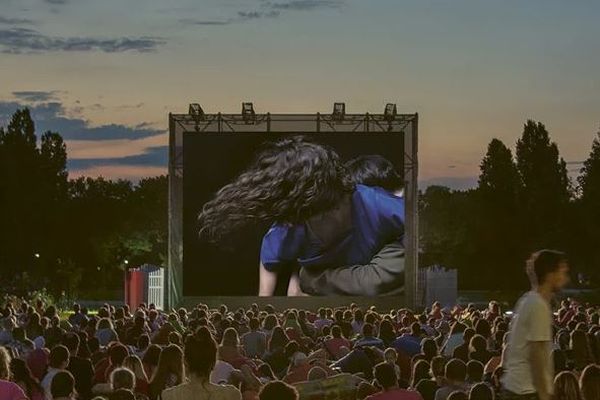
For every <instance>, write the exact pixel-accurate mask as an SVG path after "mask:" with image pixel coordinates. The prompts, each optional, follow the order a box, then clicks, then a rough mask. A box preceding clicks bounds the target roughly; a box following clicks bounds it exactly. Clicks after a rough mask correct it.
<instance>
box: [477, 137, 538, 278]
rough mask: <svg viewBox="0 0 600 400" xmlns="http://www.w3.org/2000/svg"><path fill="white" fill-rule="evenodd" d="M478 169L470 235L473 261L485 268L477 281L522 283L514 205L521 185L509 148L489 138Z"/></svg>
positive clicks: (518, 222)
mask: <svg viewBox="0 0 600 400" xmlns="http://www.w3.org/2000/svg"><path fill="white" fill-rule="evenodd" d="M480 170H481V173H480V175H479V185H478V188H477V195H478V199H477V201H476V205H475V207H474V208H473V210H472V212H473V213H474V214H476V215H477V218H476V219H475V220H476V223H475V228H474V232H473V235H472V237H471V240H472V241H474V242H475V243H476V244H475V247H476V249H477V250H476V254H477V256H476V260H473V264H476V265H478V266H479V268H478V269H479V270H481V269H483V270H485V271H487V273H484V274H479V275H480V279H479V281H480V284H482V285H483V286H484V287H494V286H495V287H504V288H514V287H515V285H516V284H517V286H522V285H524V284H525V282H526V277H525V274H524V273H523V268H522V260H523V249H522V236H521V233H522V229H521V213H520V211H519V207H518V196H519V193H520V192H521V190H522V186H521V182H520V178H519V172H518V170H517V166H516V165H515V162H514V161H513V156H512V153H511V151H510V149H509V148H508V147H506V145H505V144H504V143H503V142H502V141H500V140H498V139H493V140H492V141H491V142H490V143H489V145H488V150H487V153H486V155H485V157H484V158H483V160H482V162H481V165H480ZM490 271H494V273H489V272H490Z"/></svg>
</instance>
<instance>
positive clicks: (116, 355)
mask: <svg viewBox="0 0 600 400" xmlns="http://www.w3.org/2000/svg"><path fill="white" fill-rule="evenodd" d="M128 355H129V350H128V349H127V347H125V346H124V345H122V344H120V343H119V344H115V345H113V346H112V347H111V348H110V349H108V358H109V359H110V363H111V365H123V361H125V358H126V357H127V356H128Z"/></svg>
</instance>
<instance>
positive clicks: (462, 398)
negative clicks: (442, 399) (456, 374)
mask: <svg viewBox="0 0 600 400" xmlns="http://www.w3.org/2000/svg"><path fill="white" fill-rule="evenodd" d="M448 400H469V396H467V394H466V393H465V392H461V391H459V390H457V391H455V392H452V393H450V395H449V396H448Z"/></svg>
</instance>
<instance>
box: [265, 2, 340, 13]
mask: <svg viewBox="0 0 600 400" xmlns="http://www.w3.org/2000/svg"><path fill="white" fill-rule="evenodd" d="M265 4H266V5H267V7H269V8H273V9H278V10H295V11H308V10H314V9H317V8H339V7H341V6H342V4H343V1H341V0H291V1H284V2H266V3H265Z"/></svg>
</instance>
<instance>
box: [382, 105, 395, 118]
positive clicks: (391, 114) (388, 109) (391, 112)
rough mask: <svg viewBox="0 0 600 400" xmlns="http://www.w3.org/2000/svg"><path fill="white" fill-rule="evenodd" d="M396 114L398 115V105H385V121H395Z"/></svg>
mask: <svg viewBox="0 0 600 400" xmlns="http://www.w3.org/2000/svg"><path fill="white" fill-rule="evenodd" d="M396 114H398V109H397V108H396V105H395V104H394V103H387V104H386V105H385V110H384V111H383V116H384V117H385V119H387V120H390V119H394V118H395V117H396Z"/></svg>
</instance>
